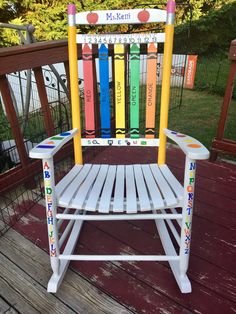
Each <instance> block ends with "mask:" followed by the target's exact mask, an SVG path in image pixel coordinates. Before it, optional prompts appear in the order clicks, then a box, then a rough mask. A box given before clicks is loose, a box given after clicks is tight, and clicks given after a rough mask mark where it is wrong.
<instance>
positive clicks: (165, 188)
mask: <svg viewBox="0 0 236 314" xmlns="http://www.w3.org/2000/svg"><path fill="white" fill-rule="evenodd" d="M150 168H151V170H152V173H153V176H154V178H155V180H156V182H157V184H158V186H159V188H160V191H161V193H162V194H163V196H164V199H165V201H166V205H167V206H173V205H176V203H177V200H176V197H175V195H174V193H173V192H172V190H171V188H170V186H169V184H168V183H167V182H166V179H165V178H164V177H163V175H162V173H161V171H160V169H159V167H158V165H157V164H151V165H150Z"/></svg>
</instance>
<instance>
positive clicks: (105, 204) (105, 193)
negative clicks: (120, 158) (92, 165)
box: [98, 166, 116, 213]
mask: <svg viewBox="0 0 236 314" xmlns="http://www.w3.org/2000/svg"><path fill="white" fill-rule="evenodd" d="M115 176H116V166H110V167H109V169H108V172H107V176H106V181H105V183H104V187H103V190H102V195H101V198H100V202H99V204H98V211H99V212H100V213H109V209H110V203H111V194H112V190H113V186H114V181H115Z"/></svg>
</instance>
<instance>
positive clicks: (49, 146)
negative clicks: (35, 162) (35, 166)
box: [29, 129, 78, 159]
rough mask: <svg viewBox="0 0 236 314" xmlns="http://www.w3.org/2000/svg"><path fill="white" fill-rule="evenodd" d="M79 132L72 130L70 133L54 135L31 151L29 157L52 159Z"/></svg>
mask: <svg viewBox="0 0 236 314" xmlns="http://www.w3.org/2000/svg"><path fill="white" fill-rule="evenodd" d="M77 132H78V129H72V130H70V131H68V132H64V133H60V134H57V135H53V136H51V137H49V138H47V139H46V140H44V141H43V142H41V143H40V144H38V145H37V146H35V147H34V148H33V149H31V150H30V152H29V156H30V157H31V158H38V159H48V158H52V157H53V155H55V153H56V152H58V151H59V149H60V148H61V147H62V146H63V145H64V144H65V143H67V142H68V141H69V140H70V139H72V138H73V136H74V135H75V134H76V133H77Z"/></svg>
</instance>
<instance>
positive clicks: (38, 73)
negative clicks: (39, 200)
mask: <svg viewBox="0 0 236 314" xmlns="http://www.w3.org/2000/svg"><path fill="white" fill-rule="evenodd" d="M67 50H68V48H67V41H66V40H62V41H49V42H41V43H34V44H30V45H24V46H17V47H11V48H3V49H1V50H0V64H1V66H0V91H1V95H2V99H3V102H4V108H5V113H6V116H7V119H8V121H9V125H10V128H11V132H12V137H13V138H14V140H15V143H16V147H17V150H18V155H19V160H20V163H19V165H17V166H16V167H14V168H13V169H10V170H9V171H7V172H5V173H3V174H1V175H0V193H3V192H5V191H7V190H9V189H12V188H13V187H15V186H17V185H18V184H19V183H23V182H29V180H30V178H32V177H33V176H34V174H35V173H37V172H38V169H39V167H40V166H41V164H40V162H37V161H36V162H31V161H30V160H29V157H28V152H27V147H26V145H25V144H24V137H23V133H22V130H21V127H20V122H19V119H18V117H17V113H16V110H15V107H14V103H13V99H12V92H11V88H10V84H9V82H8V78H7V74H10V73H14V72H19V71H26V70H28V69H32V71H33V73H34V76H35V81H36V85H37V89H38V95H39V99H40V104H41V113H42V116H43V122H44V128H45V133H46V135H48V136H51V135H53V133H54V121H53V118H52V112H51V110H50V104H49V101H48V97H47V93H46V88H45V82H44V77H43V71H42V66H45V65H50V64H55V63H61V62H62V63H64V67H65V73H66V76H67V82H69V76H68V53H67ZM66 151H68V148H67V149H64V153H66ZM60 156H61V157H62V155H61V154H60ZM64 157H65V156H64Z"/></svg>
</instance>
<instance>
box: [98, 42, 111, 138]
mask: <svg viewBox="0 0 236 314" xmlns="http://www.w3.org/2000/svg"><path fill="white" fill-rule="evenodd" d="M98 57H99V77H100V120H101V137H102V138H109V137H111V122H110V92H109V61H108V47H107V46H106V45H105V44H102V45H101V46H100V48H99V50H98Z"/></svg>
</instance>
